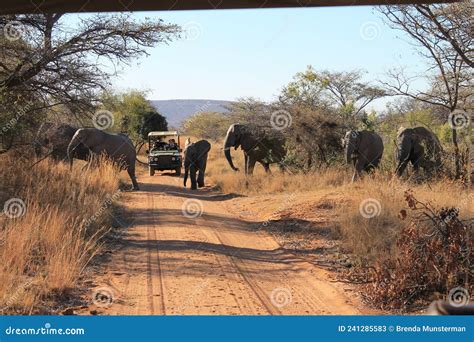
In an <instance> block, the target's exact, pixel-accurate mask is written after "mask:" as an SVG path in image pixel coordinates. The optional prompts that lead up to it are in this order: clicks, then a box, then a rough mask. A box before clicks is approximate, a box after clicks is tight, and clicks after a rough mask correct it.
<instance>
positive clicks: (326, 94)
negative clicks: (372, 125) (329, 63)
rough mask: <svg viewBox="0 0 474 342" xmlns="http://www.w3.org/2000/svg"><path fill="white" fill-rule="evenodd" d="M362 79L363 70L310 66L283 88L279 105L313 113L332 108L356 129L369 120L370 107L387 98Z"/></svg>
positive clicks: (383, 93)
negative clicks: (337, 69) (372, 103)
mask: <svg viewBox="0 0 474 342" xmlns="http://www.w3.org/2000/svg"><path fill="white" fill-rule="evenodd" d="M362 76H363V72H362V71H360V70H354V71H342V72H331V71H327V70H324V71H316V70H314V69H313V68H312V67H311V66H308V68H307V69H306V71H304V72H299V73H297V74H296V75H295V76H294V78H293V81H291V82H290V83H289V84H288V85H287V86H286V87H285V88H283V90H282V93H281V95H280V102H282V103H283V104H285V105H297V106H300V107H301V106H303V107H307V108H309V109H311V110H323V111H324V109H325V108H331V109H333V110H332V111H331V112H333V113H335V114H336V115H338V116H339V118H341V119H343V120H345V121H346V123H347V124H348V125H349V126H357V125H358V123H360V122H362V123H364V121H365V120H367V113H366V112H365V109H366V108H367V106H368V105H369V104H370V103H371V102H372V101H374V100H375V99H377V98H380V97H383V96H384V95H385V92H384V90H382V89H380V88H378V87H375V86H371V85H370V84H368V83H366V82H363V81H362Z"/></svg>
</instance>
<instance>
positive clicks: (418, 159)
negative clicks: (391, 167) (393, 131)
mask: <svg viewBox="0 0 474 342" xmlns="http://www.w3.org/2000/svg"><path fill="white" fill-rule="evenodd" d="M442 152H443V148H442V147H441V143H440V141H439V139H438V137H437V136H436V134H434V133H433V132H431V131H430V130H428V129H427V128H425V127H421V126H420V127H414V128H403V127H402V128H400V129H399V130H398V135H397V160H398V164H397V169H396V174H397V176H398V177H401V176H402V175H403V172H404V171H405V169H406V167H407V165H408V162H411V164H412V165H413V170H414V172H415V174H418V173H419V170H420V167H421V168H423V170H424V171H425V172H427V173H428V174H431V173H432V172H433V171H436V170H439V169H440V168H441V165H442V161H441V154H442Z"/></svg>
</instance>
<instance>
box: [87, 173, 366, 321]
mask: <svg viewBox="0 0 474 342" xmlns="http://www.w3.org/2000/svg"><path fill="white" fill-rule="evenodd" d="M140 181H141V182H140V183H141V184H140V186H141V188H142V189H141V191H138V192H131V193H127V194H126V195H125V196H124V198H123V203H124V205H125V206H126V214H127V215H128V217H127V220H128V222H129V228H128V230H127V233H126V236H125V237H124V239H123V240H122V242H121V243H120V248H118V249H117V250H116V251H115V252H114V253H113V254H112V256H111V260H110V262H108V263H107V265H106V266H105V267H106V270H105V271H104V272H103V273H102V274H101V275H100V276H97V277H96V279H94V283H95V284H96V285H97V287H99V288H100V287H102V288H106V289H110V290H111V291H112V292H113V294H114V301H113V303H112V305H110V306H109V307H104V306H99V307H96V306H95V305H94V304H92V305H91V307H90V308H88V309H87V310H85V311H84V313H88V312H90V310H92V309H97V311H98V313H99V314H111V315H183V314H184V315H195V314H197V315H204V314H215V315H268V314H271V315H278V314H303V315H307V314H360V313H361V312H360V311H359V309H358V308H357V306H356V304H355V302H354V301H353V300H352V299H351V298H349V297H348V296H346V295H345V294H344V293H343V292H342V291H341V288H340V287H337V286H334V284H333V283H331V282H330V281H329V279H328V277H327V274H326V272H325V271H323V270H322V269H319V268H317V267H315V266H314V265H310V264H309V263H306V262H304V261H302V260H301V259H299V258H298V257H295V256H294V255H293V254H291V253H290V252H288V251H286V250H284V249H282V248H281V247H280V246H279V245H278V244H277V242H276V241H275V240H274V239H273V238H272V237H271V236H270V235H268V234H267V233H265V232H255V231H254V230H253V231H252V230H250V224H249V222H246V221H243V220H241V219H239V218H238V217H236V216H235V215H233V214H232V213H231V212H232V211H231V210H229V209H231V208H229V206H230V205H231V204H230V202H231V201H229V199H228V197H226V196H223V195H219V194H217V193H215V192H212V191H210V190H209V189H202V190H198V191H194V192H191V191H190V190H189V189H183V188H182V186H181V179H179V178H176V177H171V176H166V175H161V176H160V175H156V176H154V177H149V176H145V175H142V177H141V178H140ZM183 208H184V209H185V210H184V212H186V208H188V213H187V214H186V215H185V214H184V213H183ZM193 209H198V211H199V210H200V209H202V214H201V215H197V216H196V217H192V216H194V215H193V213H194V212H193V211H192V210H193Z"/></svg>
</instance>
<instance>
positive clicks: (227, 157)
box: [224, 147, 238, 171]
mask: <svg viewBox="0 0 474 342" xmlns="http://www.w3.org/2000/svg"><path fill="white" fill-rule="evenodd" d="M224 155H225V158H226V159H227V162H228V163H229V165H230V167H231V168H232V170H234V171H238V169H237V168H236V167H235V166H234V163H233V162H232V156H231V155H230V147H224Z"/></svg>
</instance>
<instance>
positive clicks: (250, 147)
mask: <svg viewBox="0 0 474 342" xmlns="http://www.w3.org/2000/svg"><path fill="white" fill-rule="evenodd" d="M239 146H240V148H241V149H242V150H243V151H244V160H245V174H247V175H251V174H252V173H253V169H254V167H255V163H256V162H259V163H260V164H262V165H263V167H264V169H265V171H266V172H267V173H269V172H270V164H272V163H280V168H281V169H283V165H282V164H281V162H282V160H283V159H284V157H285V155H286V150H285V148H284V146H285V139H284V137H283V136H282V135H281V133H279V132H277V131H274V130H273V131H272V132H267V131H266V130H265V129H262V128H260V127H253V126H250V125H244V124H238V123H237V124H232V125H231V126H230V127H229V130H228V131H227V135H226V137H225V140H224V155H225V157H226V159H227V161H228V163H229V165H230V167H231V168H232V170H234V171H238V170H239V169H238V168H237V167H235V166H234V163H233V162H232V156H231V153H230V149H231V148H232V147H234V149H235V150H237V148H238V147H239Z"/></svg>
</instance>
